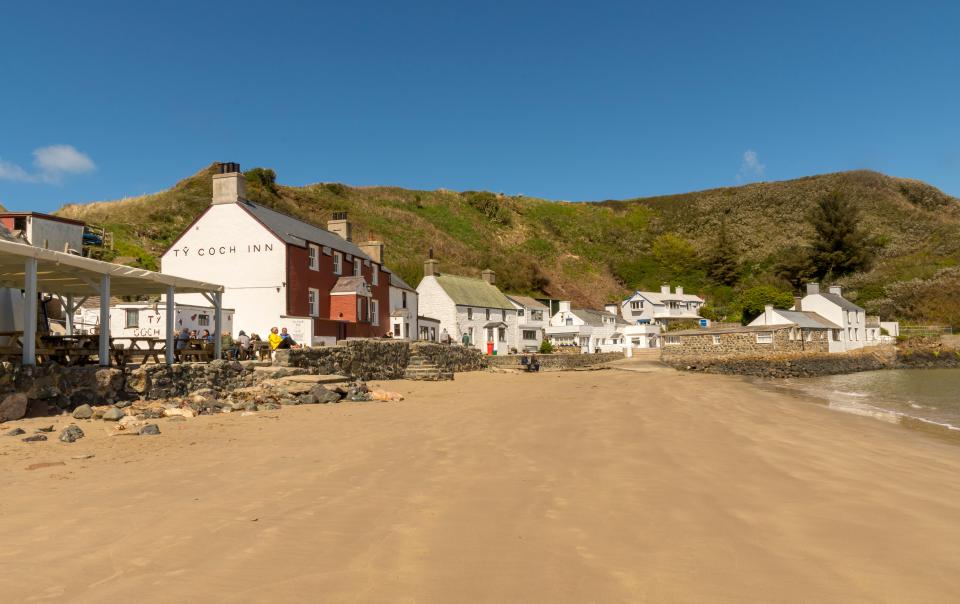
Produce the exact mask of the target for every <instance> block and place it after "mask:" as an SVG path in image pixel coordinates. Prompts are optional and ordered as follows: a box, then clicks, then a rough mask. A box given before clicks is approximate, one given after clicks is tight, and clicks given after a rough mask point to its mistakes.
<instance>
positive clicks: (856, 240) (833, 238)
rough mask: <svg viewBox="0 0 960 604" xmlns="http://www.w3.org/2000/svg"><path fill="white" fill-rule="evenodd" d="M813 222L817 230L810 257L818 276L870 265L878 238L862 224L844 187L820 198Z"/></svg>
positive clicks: (811, 220) (823, 276)
mask: <svg viewBox="0 0 960 604" xmlns="http://www.w3.org/2000/svg"><path fill="white" fill-rule="evenodd" d="M810 222H811V224H812V225H813V229H814V231H815V232H816V236H815V237H814V239H813V242H812V243H813V245H812V249H811V255H810V260H811V262H812V264H813V266H814V270H815V276H816V277H817V278H818V279H821V280H823V279H830V278H836V277H842V276H843V275H849V274H850V273H855V272H858V271H863V270H866V269H868V268H869V267H870V262H871V260H872V259H873V255H874V253H875V251H876V242H875V241H873V240H872V239H871V238H870V237H869V236H868V235H867V234H866V233H865V232H864V231H863V229H861V228H860V212H859V211H858V210H857V207H856V206H855V205H854V204H853V203H852V202H851V201H850V200H849V198H847V196H846V195H845V194H844V193H843V192H842V191H834V192H832V193H830V194H829V195H827V196H825V197H823V198H822V199H820V200H819V201H818V202H817V205H816V206H815V207H814V209H813V213H812V214H811V217H810Z"/></svg>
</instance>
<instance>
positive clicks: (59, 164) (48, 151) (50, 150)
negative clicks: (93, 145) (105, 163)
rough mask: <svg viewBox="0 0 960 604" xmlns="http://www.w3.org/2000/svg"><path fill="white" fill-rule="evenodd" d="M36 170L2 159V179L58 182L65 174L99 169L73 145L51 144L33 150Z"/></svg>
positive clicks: (0, 178)
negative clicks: (29, 170) (26, 168)
mask: <svg viewBox="0 0 960 604" xmlns="http://www.w3.org/2000/svg"><path fill="white" fill-rule="evenodd" d="M33 165H34V168H35V169H36V171H34V172H28V171H27V170H24V169H23V168H22V167H20V166H18V165H17V164H13V163H10V162H6V161H3V160H0V180H15V181H18V182H45V183H58V182H60V181H61V180H62V179H63V177H64V176H65V175H68V174H84V173H86V172H92V171H94V170H96V169H97V165H96V164H95V163H93V160H92V159H90V156H88V155H87V154H85V153H82V152H80V151H77V149H76V148H75V147H73V146H72V145H50V146H49V147H40V148H39V149H35V150H34V151H33Z"/></svg>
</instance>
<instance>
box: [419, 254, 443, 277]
mask: <svg viewBox="0 0 960 604" xmlns="http://www.w3.org/2000/svg"><path fill="white" fill-rule="evenodd" d="M439 265H440V262H439V261H438V260H434V259H433V258H428V259H427V261H426V262H424V263H423V276H424V277H436V276H437V275H439V274H440V271H439V270H438V269H439Z"/></svg>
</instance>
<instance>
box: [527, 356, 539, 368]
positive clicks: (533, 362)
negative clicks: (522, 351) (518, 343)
mask: <svg viewBox="0 0 960 604" xmlns="http://www.w3.org/2000/svg"><path fill="white" fill-rule="evenodd" d="M527 371H540V360H539V359H537V353H535V352H534V353H531V354H530V362H529V363H527Z"/></svg>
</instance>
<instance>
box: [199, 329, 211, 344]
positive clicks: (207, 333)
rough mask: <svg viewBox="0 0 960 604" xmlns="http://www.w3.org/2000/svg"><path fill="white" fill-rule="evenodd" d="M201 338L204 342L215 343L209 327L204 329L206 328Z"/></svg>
mask: <svg viewBox="0 0 960 604" xmlns="http://www.w3.org/2000/svg"><path fill="white" fill-rule="evenodd" d="M200 339H202V340H203V341H204V342H208V343H210V344H212V343H213V336H212V335H210V330H209V329H204V330H203V335H202V336H200Z"/></svg>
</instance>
